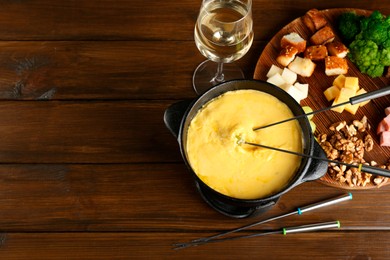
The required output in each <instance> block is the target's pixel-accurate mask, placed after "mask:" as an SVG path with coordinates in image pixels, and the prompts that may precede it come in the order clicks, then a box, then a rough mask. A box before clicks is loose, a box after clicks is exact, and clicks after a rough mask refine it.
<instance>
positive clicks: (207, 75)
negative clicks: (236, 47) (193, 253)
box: [192, 60, 244, 95]
mask: <svg viewBox="0 0 390 260" xmlns="http://www.w3.org/2000/svg"><path fill="white" fill-rule="evenodd" d="M217 69H218V63H216V62H213V61H211V60H206V61H204V62H202V63H201V64H199V66H198V67H197V68H196V69H195V71H194V75H193V76H192V87H193V88H194V90H195V92H196V94H198V95H201V94H203V93H204V92H206V91H207V90H209V89H210V88H212V87H213V86H215V85H217V84H219V83H221V82H224V81H228V80H232V79H243V78H244V73H243V72H242V70H241V69H240V68H239V67H238V66H237V65H235V64H234V63H224V64H223V70H222V71H223V75H224V77H223V80H222V81H218V80H215V74H216V72H217Z"/></svg>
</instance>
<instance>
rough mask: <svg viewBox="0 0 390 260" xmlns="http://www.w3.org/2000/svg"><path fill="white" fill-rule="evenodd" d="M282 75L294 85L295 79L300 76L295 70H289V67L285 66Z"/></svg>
mask: <svg viewBox="0 0 390 260" xmlns="http://www.w3.org/2000/svg"><path fill="white" fill-rule="evenodd" d="M281 75H282V78H283V79H284V81H286V82H287V83H289V84H291V85H293V84H294V83H295V81H297V77H298V75H297V74H296V73H295V72H293V71H291V70H289V69H288V68H284V69H283V72H282V74H281Z"/></svg>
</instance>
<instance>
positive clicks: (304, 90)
mask: <svg viewBox="0 0 390 260" xmlns="http://www.w3.org/2000/svg"><path fill="white" fill-rule="evenodd" d="M294 87H296V88H297V89H298V90H300V91H301V92H302V93H303V98H302V99H305V98H307V96H308V95H309V84H301V83H299V82H296V83H295V84H294Z"/></svg>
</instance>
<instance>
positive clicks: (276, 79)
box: [267, 73, 286, 87]
mask: <svg viewBox="0 0 390 260" xmlns="http://www.w3.org/2000/svg"><path fill="white" fill-rule="evenodd" d="M267 82H268V83H271V84H273V85H275V86H278V87H280V86H282V85H283V84H286V81H284V79H283V78H282V76H281V75H280V74H279V73H276V74H275V75H273V76H272V77H270V78H268V79H267Z"/></svg>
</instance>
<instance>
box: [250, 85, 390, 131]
mask: <svg viewBox="0 0 390 260" xmlns="http://www.w3.org/2000/svg"><path fill="white" fill-rule="evenodd" d="M389 94H390V86H389V87H386V88H381V89H378V90H375V91H370V92H367V93H364V94H361V95H358V96H355V97H351V98H350V99H349V101H346V102H343V103H340V104H337V105H334V106H330V107H325V108H322V109H319V110H315V111H312V112H309V113H306V114H301V115H298V116H295V117H291V118H288V119H285V120H282V121H278V122H275V123H271V124H268V125H264V126H259V127H256V128H253V131H257V130H260V129H264V128H267V127H270V126H274V125H279V124H282V123H285V122H289V121H292V120H295V119H299V118H302V117H307V116H310V115H314V114H317V113H320V112H324V111H327V110H330V109H332V108H335V107H339V106H345V105H348V104H351V105H355V104H358V103H361V102H364V101H367V100H371V99H375V98H379V97H383V96H386V95H389Z"/></svg>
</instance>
